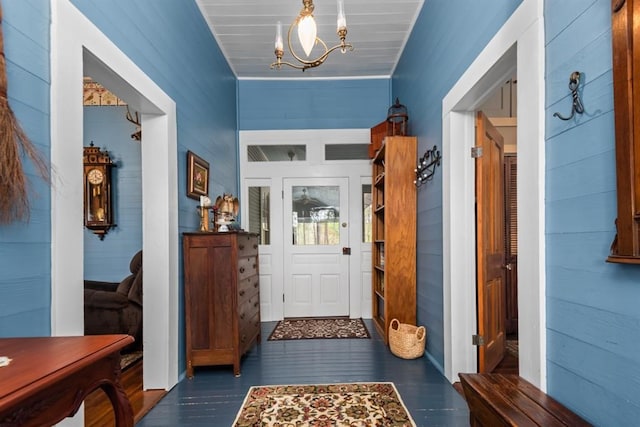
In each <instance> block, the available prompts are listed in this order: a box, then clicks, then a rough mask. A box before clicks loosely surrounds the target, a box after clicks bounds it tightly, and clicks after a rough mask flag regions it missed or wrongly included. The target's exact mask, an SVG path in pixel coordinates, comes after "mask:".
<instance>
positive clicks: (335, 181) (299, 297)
mask: <svg viewBox="0 0 640 427" xmlns="http://www.w3.org/2000/svg"><path fill="white" fill-rule="evenodd" d="M283 190H284V210H283V212H284V228H283V229H284V317H319V316H347V315H349V255H348V254H344V253H343V249H344V250H345V251H347V252H348V251H349V249H348V247H349V228H348V227H349V223H348V218H349V212H348V209H349V179H348V178H285V179H284V180H283Z"/></svg>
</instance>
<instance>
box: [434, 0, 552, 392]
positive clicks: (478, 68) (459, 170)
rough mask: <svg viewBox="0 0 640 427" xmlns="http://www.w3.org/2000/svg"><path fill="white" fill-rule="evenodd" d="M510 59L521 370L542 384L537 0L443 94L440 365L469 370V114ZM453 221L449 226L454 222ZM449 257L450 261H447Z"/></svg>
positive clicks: (472, 357) (526, 3) (450, 374)
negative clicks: (515, 90) (515, 93)
mask: <svg viewBox="0 0 640 427" xmlns="http://www.w3.org/2000/svg"><path fill="white" fill-rule="evenodd" d="M516 62H517V76H518V97H517V99H518V105H517V111H518V130H517V138H518V222H519V223H521V224H527V227H521V228H520V229H519V234H518V260H519V262H518V310H519V312H518V316H519V322H518V323H519V330H518V333H519V335H518V338H519V345H520V359H519V360H520V362H519V363H520V375H521V376H522V377H524V378H526V379H528V380H529V381H531V382H532V383H534V384H535V385H537V386H538V387H540V388H541V389H542V390H545V389H546V319H545V275H544V266H545V236H544V221H545V217H544V183H545V175H544V161H545V152H544V142H545V141H544V124H545V119H544V92H545V87H544V22H543V1H542V0H523V2H522V4H521V5H520V6H519V7H518V9H517V10H516V11H515V12H514V13H513V15H512V16H511V17H510V18H509V19H508V20H507V22H506V23H505V24H504V25H503V27H502V28H501V29H500V30H499V31H498V33H497V34H496V35H495V36H494V38H493V39H492V40H491V41H490V42H489V44H487V46H486V47H485V49H484V50H483V51H482V52H481V53H480V54H479V55H478V57H477V58H476V59H475V61H474V62H473V63H472V64H471V65H470V67H469V68H468V69H467V71H466V72H465V73H464V74H463V75H462V76H461V77H460V79H459V80H458V82H457V83H456V84H455V85H454V86H453V88H452V89H451V90H450V91H449V93H448V94H447V95H446V96H445V97H444V99H443V101H442V136H443V142H442V161H443V167H442V171H443V208H442V211H443V212H442V214H443V255H444V256H443V264H444V265H443V281H444V283H443V307H444V313H443V315H444V372H445V376H446V377H447V378H448V379H449V381H451V382H455V381H458V378H457V376H458V373H460V372H476V369H477V360H476V349H475V347H473V345H472V344H471V335H472V334H474V333H475V331H476V308H475V300H474V299H475V252H474V250H473V245H474V244H475V242H474V241H473V239H472V240H470V239H468V236H473V235H474V233H475V216H474V209H473V197H474V190H473V184H474V178H473V177H474V165H473V161H472V159H471V156H470V149H471V147H472V146H473V144H474V122H473V115H474V112H475V110H476V108H477V107H478V106H479V105H480V104H481V103H482V102H483V101H484V100H486V98H487V97H488V95H489V94H490V93H491V91H492V90H493V89H494V88H495V87H496V86H497V85H498V84H500V83H501V82H502V79H503V78H504V77H506V76H508V75H509V73H510V72H511V71H512V70H513V69H514V66H515V64H516ZM454 225H455V226H454ZM454 263H455V264H454Z"/></svg>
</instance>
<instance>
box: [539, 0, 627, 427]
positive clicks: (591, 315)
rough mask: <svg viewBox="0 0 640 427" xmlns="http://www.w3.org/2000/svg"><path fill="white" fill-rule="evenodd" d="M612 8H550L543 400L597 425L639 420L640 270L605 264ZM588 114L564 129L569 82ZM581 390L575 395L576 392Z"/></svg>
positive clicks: (601, 2) (605, 4) (612, 196)
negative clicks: (573, 77)
mask: <svg viewBox="0 0 640 427" xmlns="http://www.w3.org/2000/svg"><path fill="white" fill-rule="evenodd" d="M610 9H611V2H610V1H608V0H594V1H588V2H580V1H569V2H567V1H564V0H547V1H546V2H545V26H546V29H545V40H546V72H545V74H546V76H545V77H546V110H547V114H546V120H547V122H546V123H547V126H546V127H547V128H546V216H547V222H546V233H547V238H546V243H547V253H546V257H547V268H546V273H547V374H548V387H549V392H550V393H551V394H552V395H553V396H555V397H557V398H558V399H559V400H561V401H563V402H565V403H566V404H568V405H569V406H570V407H572V408H576V409H577V410H578V411H579V412H581V413H583V414H586V416H587V417H588V418H589V420H590V421H591V422H593V423H594V424H597V425H636V424H637V423H638V420H639V419H640V381H639V379H640V356H638V355H639V354H640V310H638V302H639V301H640V268H638V266H625V265H618V264H609V263H606V262H605V259H606V258H607V255H608V254H609V246H610V244H611V242H612V240H613V238H614V235H615V227H614V221H615V218H616V215H617V212H616V170H615V135H614V133H615V132H614V113H613V86H612V85H613V81H612V73H611V11H610ZM574 70H578V71H580V72H582V73H583V77H582V83H583V86H582V95H583V102H584V105H585V108H586V112H585V114H584V115H582V116H578V117H576V118H575V119H573V120H570V121H568V122H563V121H561V120H558V119H557V118H554V117H553V116H552V115H553V113H554V112H556V111H559V112H561V113H562V114H565V115H566V114H568V112H569V111H570V106H571V98H570V96H569V89H568V87H567V84H568V81H569V80H568V79H569V75H570V74H571V72H572V71H574ZM576 390H579V391H580V392H579V393H576Z"/></svg>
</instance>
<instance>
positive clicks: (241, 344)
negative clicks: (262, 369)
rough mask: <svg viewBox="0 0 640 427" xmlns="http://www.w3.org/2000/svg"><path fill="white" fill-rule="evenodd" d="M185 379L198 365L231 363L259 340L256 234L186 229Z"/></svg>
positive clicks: (235, 367)
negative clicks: (203, 231) (196, 231)
mask: <svg viewBox="0 0 640 427" xmlns="http://www.w3.org/2000/svg"><path fill="white" fill-rule="evenodd" d="M183 249H184V254H183V255H184V291H185V326H186V347H187V354H186V359H187V377H189V378H192V377H193V368H194V367H195V366H207V365H233V373H234V374H235V375H236V376H237V375H240V358H241V357H242V355H243V354H244V353H245V352H246V351H247V350H248V349H249V348H250V347H251V346H252V345H253V343H254V342H255V343H259V342H260V283H259V272H258V264H259V262H258V236H257V235H255V234H251V233H244V232H239V233H235V232H234V233H184V239H183Z"/></svg>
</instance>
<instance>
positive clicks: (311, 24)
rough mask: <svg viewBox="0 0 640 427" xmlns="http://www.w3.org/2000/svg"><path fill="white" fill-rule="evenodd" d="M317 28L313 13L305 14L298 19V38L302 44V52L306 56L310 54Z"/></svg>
mask: <svg viewBox="0 0 640 427" xmlns="http://www.w3.org/2000/svg"><path fill="white" fill-rule="evenodd" d="M317 33H318V29H317V27H316V20H315V19H313V15H305V16H302V17H301V18H300V20H299V21H298V39H299V40H300V44H301V45H302V49H303V50H304V53H306V54H307V57H309V55H310V54H311V50H312V49H313V45H314V44H315V42H316V35H317Z"/></svg>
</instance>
